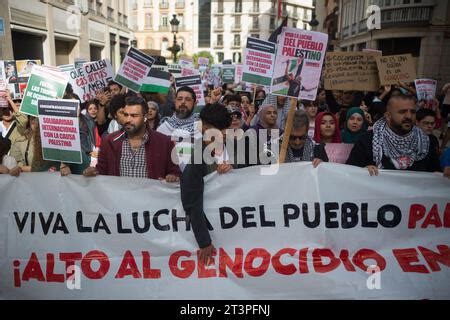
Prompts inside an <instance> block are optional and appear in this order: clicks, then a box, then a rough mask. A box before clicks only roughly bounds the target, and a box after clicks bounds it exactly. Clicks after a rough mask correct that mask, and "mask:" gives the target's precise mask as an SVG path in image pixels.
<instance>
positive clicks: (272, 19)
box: [270, 17, 275, 29]
mask: <svg viewBox="0 0 450 320" xmlns="http://www.w3.org/2000/svg"><path fill="white" fill-rule="evenodd" d="M270 29H275V18H274V17H270Z"/></svg>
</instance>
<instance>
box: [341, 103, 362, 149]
mask: <svg viewBox="0 0 450 320" xmlns="http://www.w3.org/2000/svg"><path fill="white" fill-rule="evenodd" d="M365 132H367V123H366V121H365V114H364V111H363V110H362V109H361V108H356V107H353V108H350V109H348V111H347V115H346V117H345V126H344V130H343V131H342V142H344V143H355V142H356V141H358V139H359V137H360V136H361V135H362V134H364V133H365Z"/></svg>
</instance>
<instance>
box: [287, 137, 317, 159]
mask: <svg viewBox="0 0 450 320" xmlns="http://www.w3.org/2000/svg"><path fill="white" fill-rule="evenodd" d="M314 146H315V143H314V141H313V140H312V139H311V138H310V137H308V138H307V139H306V141H305V144H304V145H303V155H302V156H301V157H295V156H294V153H293V151H292V148H291V147H288V150H287V155H286V162H299V161H313V160H314Z"/></svg>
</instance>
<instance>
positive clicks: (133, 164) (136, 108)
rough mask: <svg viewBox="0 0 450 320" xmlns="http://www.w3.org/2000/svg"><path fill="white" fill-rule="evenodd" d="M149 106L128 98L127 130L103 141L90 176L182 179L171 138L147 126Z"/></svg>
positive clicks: (133, 98) (124, 112) (87, 175)
mask: <svg viewBox="0 0 450 320" xmlns="http://www.w3.org/2000/svg"><path fill="white" fill-rule="evenodd" d="M147 113H148V105H147V103H146V102H145V100H144V99H143V98H141V97H138V96H130V97H127V98H126V99H125V108H124V109H123V120H124V121H123V127H122V129H121V130H119V131H116V132H114V133H112V134H110V135H108V136H107V137H106V139H103V140H102V144H101V146H100V153H99V156H98V163H97V166H96V167H89V168H87V169H85V170H84V172H83V175H84V176H86V177H92V176H96V175H97V174H101V175H111V176H122V177H135V178H149V179H165V180H166V181H167V182H176V181H178V180H179V176H180V174H181V173H180V170H179V168H178V166H177V165H175V164H174V163H173V162H172V160H171V153H172V149H173V147H174V145H173V142H172V141H170V138H168V137H166V136H165V135H163V134H161V133H158V132H156V131H153V130H152V129H150V128H149V127H148V126H147V118H146V115H147Z"/></svg>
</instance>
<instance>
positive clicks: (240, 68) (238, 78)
mask: <svg viewBox="0 0 450 320" xmlns="http://www.w3.org/2000/svg"><path fill="white" fill-rule="evenodd" d="M243 74H244V66H243V65H242V64H237V65H236V70H235V75H234V82H235V83H241V82H242V76H243Z"/></svg>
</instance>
